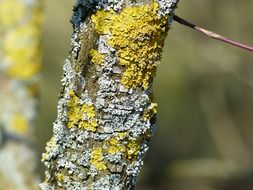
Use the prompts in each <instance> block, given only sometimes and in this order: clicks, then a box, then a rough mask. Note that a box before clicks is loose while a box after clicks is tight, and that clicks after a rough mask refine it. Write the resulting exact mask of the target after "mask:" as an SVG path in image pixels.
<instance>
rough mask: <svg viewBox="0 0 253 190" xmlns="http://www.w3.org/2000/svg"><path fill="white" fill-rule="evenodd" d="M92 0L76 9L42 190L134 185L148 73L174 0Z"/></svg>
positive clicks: (147, 112)
mask: <svg viewBox="0 0 253 190" xmlns="http://www.w3.org/2000/svg"><path fill="white" fill-rule="evenodd" d="M94 2H95V3H96V4H95V5H94V6H93V5H91V4H92V3H93V1H87V3H89V4H88V5H87V4H84V1H80V0H79V1H78V2H77V5H76V6H75V9H74V17H73V18H74V20H73V19H72V23H74V25H75V30H74V34H73V35H72V39H71V44H72V50H71V52H70V56H69V58H68V59H67V60H66V61H65V63H64V67H63V71H64V73H63V79H62V81H61V82H62V92H61V95H60V99H59V102H58V115H57V119H56V121H55V123H54V129H53V131H54V136H53V137H52V139H51V140H50V141H49V142H48V144H47V147H46V153H44V154H43V158H42V160H43V162H44V163H45V166H46V167H47V171H46V180H45V182H44V183H42V184H41V185H40V187H41V189H42V190H56V189H57V190H58V189H68V190H79V189H80V190H85V189H96V190H100V189H101V190H111V189H112V190H120V189H122V190H123V189H133V188H134V187H135V184H136V180H137V176H138V174H139V172H140V170H141V167H142V165H143V158H144V155H145V153H146V151H147V149H148V145H149V141H150V138H151V136H152V134H153V132H154V129H155V121H156V103H155V102H154V99H153V93H152V79H153V76H154V74H155V70H156V67H157V65H158V63H159V60H160V58H161V49H162V46H163V41H164V38H165V36H166V33H167V30H168V18H169V17H170V16H171V14H173V9H174V8H175V4H176V3H177V1H167V3H165V4H163V3H161V2H160V3H159V1H157V2H156V1H150V2H149V1H147V2H146V1H145V2H144V1H140V2H138V1H127V0H124V1H123V0H122V1H114V0H103V1H94ZM129 2H130V3H129ZM164 2H165V1H164ZM79 6H80V7H79ZM85 6H86V9H88V10H85V9H84V8H83V7H85ZM162 6H164V7H162ZM89 9H93V10H89ZM77 10H78V12H76V11H77ZM165 10H166V11H167V12H165ZM168 10H169V11H168ZM82 11H86V13H83V12H82ZM163 11H164V12H163ZM77 13H78V14H77ZM161 13H164V14H161ZM83 15H85V16H83ZM125 15H128V17H126V16H125ZM143 15H145V16H144V17H142V16H143ZM129 18H130V19H129ZM125 22H129V23H125ZM131 24H132V26H131ZM120 26H122V28H120ZM121 35H122V36H121ZM124 40H127V41H126V42H125V41H124ZM124 43H131V45H130V44H129V47H125V46H123V45H124ZM135 54H137V55H138V54H139V55H140V56H136V55H135ZM123 55H125V56H123ZM131 55H133V56H131ZM129 56H130V57H129ZM126 76H128V78H127V77H126Z"/></svg>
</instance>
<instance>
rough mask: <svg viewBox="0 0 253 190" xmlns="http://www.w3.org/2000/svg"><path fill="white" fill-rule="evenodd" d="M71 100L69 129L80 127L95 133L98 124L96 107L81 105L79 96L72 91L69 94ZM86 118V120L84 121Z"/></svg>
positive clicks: (68, 105) (69, 105)
mask: <svg viewBox="0 0 253 190" xmlns="http://www.w3.org/2000/svg"><path fill="white" fill-rule="evenodd" d="M69 95H70V100H69V102H68V104H67V107H68V122H67V127H68V128H71V127H73V126H75V125H76V126H78V127H79V128H83V129H86V130H88V131H93V132H95V131H96V129H97V127H98V124H97V121H96V117H95V116H96V112H95V109H94V106H90V105H87V104H85V103H83V104H81V103H80V99H79V97H78V96H76V95H75V92H74V91H73V90H71V91H70V92H69ZM84 117H86V119H84Z"/></svg>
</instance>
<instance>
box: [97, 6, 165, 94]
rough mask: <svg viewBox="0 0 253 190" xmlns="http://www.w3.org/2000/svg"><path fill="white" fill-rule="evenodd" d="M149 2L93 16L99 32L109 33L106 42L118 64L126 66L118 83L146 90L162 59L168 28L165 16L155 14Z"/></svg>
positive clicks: (156, 8) (100, 12)
mask: <svg viewBox="0 0 253 190" xmlns="http://www.w3.org/2000/svg"><path fill="white" fill-rule="evenodd" d="M157 10H158V4H157V3H156V2H152V3H149V4H145V5H141V6H133V7H127V8H125V9H123V11H122V12H120V13H116V12H114V11H112V10H110V11H107V10H100V11H97V12H96V14H94V15H93V16H92V21H93V23H94V24H95V29H96V31H97V33H98V34H101V35H109V39H108V44H109V45H110V46H111V47H112V48H114V49H116V50H117V53H118V61H119V64H120V65H121V66H122V67H123V68H125V71H124V73H123V75H122V78H121V83H122V84H123V85H124V86H125V87H127V88H130V87H133V88H137V87H143V88H144V89H147V88H148V87H149V85H150V81H151V78H152V77H153V76H154V75H155V72H156V68H157V65H158V63H159V62H160V58H161V51H162V47H163V40H164V37H165V34H166V29H167V25H166V24H167V20H166V18H165V17H158V16H157Z"/></svg>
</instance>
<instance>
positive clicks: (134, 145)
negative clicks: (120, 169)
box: [127, 141, 141, 160]
mask: <svg viewBox="0 0 253 190" xmlns="http://www.w3.org/2000/svg"><path fill="white" fill-rule="evenodd" d="M140 148H141V146H140V142H138V141H130V142H129V143H128V144H127V158H128V159H129V160H131V159H133V158H134V157H135V156H137V155H138V153H139V151H140Z"/></svg>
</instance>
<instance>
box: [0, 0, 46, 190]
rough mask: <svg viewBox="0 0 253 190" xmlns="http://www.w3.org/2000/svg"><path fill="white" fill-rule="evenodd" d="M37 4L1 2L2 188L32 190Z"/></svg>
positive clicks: (35, 184) (38, 36) (34, 185)
mask: <svg viewBox="0 0 253 190" xmlns="http://www.w3.org/2000/svg"><path fill="white" fill-rule="evenodd" d="M41 21H42V16H41V4H40V2H39V0H30V1H27V0H0V89H1V90H0V189H4V190H35V189H39V188H38V181H39V180H38V178H37V177H38V176H36V175H35V174H34V170H35V164H36V160H37V159H36V157H35V154H34V151H33V148H32V147H31V144H32V138H33V125H34V119H35V116H36V110H37V109H36V107H37V106H36V105H37V88H38V74H39V70H40V65H41V50H40V39H41V32H40V31H41V24H42V23H41Z"/></svg>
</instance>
